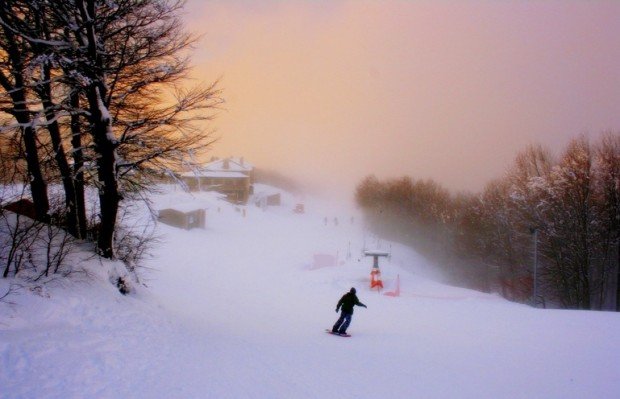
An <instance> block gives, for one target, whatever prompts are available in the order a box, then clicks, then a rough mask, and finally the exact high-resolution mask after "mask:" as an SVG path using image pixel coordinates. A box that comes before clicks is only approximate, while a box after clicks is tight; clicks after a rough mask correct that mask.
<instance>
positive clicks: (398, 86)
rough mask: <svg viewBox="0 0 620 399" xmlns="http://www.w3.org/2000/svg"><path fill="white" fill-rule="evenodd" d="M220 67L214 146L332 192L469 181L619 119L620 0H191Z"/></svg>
mask: <svg viewBox="0 0 620 399" xmlns="http://www.w3.org/2000/svg"><path fill="white" fill-rule="evenodd" d="M186 20H187V23H188V28H189V29H190V30H192V31H194V32H197V33H201V34H203V35H204V36H203V38H202V39H201V40H200V42H199V44H198V46H197V48H196V51H195V55H194V64H195V65H196V67H195V75H196V76H197V77H198V78H199V79H202V80H206V81H210V80H213V79H215V78H217V77H220V76H221V77H222V81H221V88H222V89H223V90H224V93H223V95H224V98H225V100H226V104H225V108H226V111H224V112H222V113H221V114H220V115H219V117H218V118H217V119H216V120H215V122H214V127H215V128H216V129H217V131H218V135H219V136H220V137H221V139H220V141H219V142H218V143H217V144H216V145H215V147H214V149H213V154H214V155H219V156H227V155H235V156H245V158H246V159H247V160H249V161H250V162H252V163H254V164H255V165H256V166H258V167H264V168H269V169H274V170H278V171H281V172H283V173H285V174H288V175H290V176H293V177H296V178H299V179H302V180H303V181H305V182H310V183H313V184H317V185H319V186H320V187H322V188H327V189H329V190H332V191H336V190H344V191H345V192H351V190H352V189H353V188H354V187H355V185H356V184H357V183H358V181H359V180H360V179H361V178H362V177H364V176H366V175H368V174H371V173H374V174H376V175H377V176H378V177H380V178H384V177H399V176H402V175H409V176H412V177H414V178H432V179H434V180H436V181H437V182H439V183H440V184H442V185H444V186H446V187H448V188H451V189H454V190H461V189H470V190H479V189H480V188H482V186H483V185H484V183H485V182H487V181H489V180H491V179H492V178H495V177H498V176H500V175H501V174H502V173H503V172H504V171H505V169H506V167H507V166H508V165H509V164H510V162H511V161H512V159H513V158H514V156H515V154H516V152H517V151H519V150H520V149H522V148H523V147H524V146H525V145H527V144H528V143H532V142H541V143H543V144H545V145H548V146H549V147H550V148H552V149H556V151H560V150H561V149H563V148H564V146H565V144H566V143H567V141H568V140H570V139H571V138H573V137H575V136H577V135H579V134H581V133H585V134H588V135H590V136H591V137H593V138H596V137H597V136H598V134H599V133H600V132H601V131H603V130H610V129H612V130H616V131H620V1H606V2H605V1H587V2H586V1H571V0H562V1H544V2H543V1H538V2H537V1H490V0H489V1H358V0H356V1H274V0H267V1H249V0H219V1H201V0H188V4H187V15H186Z"/></svg>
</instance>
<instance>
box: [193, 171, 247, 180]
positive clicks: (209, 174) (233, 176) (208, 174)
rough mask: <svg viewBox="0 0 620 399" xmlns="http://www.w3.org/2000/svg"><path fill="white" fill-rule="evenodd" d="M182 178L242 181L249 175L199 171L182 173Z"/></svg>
mask: <svg viewBox="0 0 620 399" xmlns="http://www.w3.org/2000/svg"><path fill="white" fill-rule="evenodd" d="M181 177H215V178H219V179H242V178H247V177H248V175H246V174H243V173H241V172H217V171H216V172H212V171H209V170H199V171H195V172H185V173H181Z"/></svg>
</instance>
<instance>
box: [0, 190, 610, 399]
mask: <svg viewBox="0 0 620 399" xmlns="http://www.w3.org/2000/svg"><path fill="white" fill-rule="evenodd" d="M296 202H297V200H296V199H295V198H294V197H292V196H290V195H286V193H283V205H282V206H280V207H269V208H267V209H265V210H263V209H260V208H257V207H254V206H253V205H248V206H247V207H246V208H245V216H244V212H242V209H241V208H237V207H235V206H232V205H230V204H227V203H226V202H223V201H221V200H219V199H218V197H217V196H214V195H212V194H209V193H198V194H194V195H190V194H186V193H183V192H181V191H179V190H173V189H170V190H169V191H168V192H167V193H165V194H162V195H158V196H156V197H155V198H154V207H155V208H156V209H162V208H167V207H170V206H173V205H181V204H183V206H195V207H196V208H205V209H207V227H206V228H205V229H204V230H190V231H185V230H180V229H176V228H174V227H171V226H167V225H164V224H159V225H158V227H157V233H158V234H159V235H160V242H159V243H158V245H157V246H156V248H154V253H153V257H152V258H151V259H149V260H148V262H147V264H146V268H144V269H143V270H142V271H141V273H140V276H141V282H142V284H143V285H138V287H137V289H136V290H135V291H134V292H133V293H132V294H130V295H128V296H122V295H120V294H119V293H118V291H117V290H116V288H115V287H114V286H113V285H112V284H110V283H109V282H108V277H107V273H106V272H105V271H104V270H107V268H110V267H111V266H110V265H107V264H106V265H101V264H100V263H99V260H96V259H91V258H88V257H86V256H84V257H83V259H81V260H80V262H83V266H84V267H86V268H87V269H88V270H90V271H91V274H92V275H91V277H90V278H88V279H84V278H80V279H78V278H73V279H71V280H70V281H63V282H60V281H59V282H58V283H56V284H51V285H47V286H45V287H43V288H42V289H41V290H38V291H34V292H33V291H31V290H22V291H21V292H20V293H19V294H18V295H15V296H13V297H12V298H11V300H12V301H13V302H14V303H15V304H14V305H8V304H5V303H2V304H0V370H1V372H0V387H1V388H0V397H1V398H7V399H8V398H67V397H74V398H257V399H258V398H283V399H284V398H337V399H344V398H414V397H416V398H611V397H616V396H618V395H620V379H619V378H618V375H617V370H619V369H620V357H619V356H618V353H620V341H619V340H618V336H619V334H620V315H619V314H617V313H608V312H583V311H560V310H541V309H533V308H530V307H527V306H524V305H520V304H514V303H510V302H507V301H505V300H503V299H501V298H500V297H498V296H496V295H488V294H483V293H479V292H475V291H471V290H466V289H462V288H455V287H450V286H446V285H442V284H440V283H437V282H436V278H437V276H436V275H434V272H433V267H432V265H430V264H428V263H427V262H426V261H425V260H424V259H423V258H421V257H420V256H418V255H417V254H416V253H415V252H413V251H411V250H409V249H408V248H406V247H403V246H400V245H396V244H390V243H388V242H382V241H381V240H378V239H377V238H376V237H372V236H370V235H368V234H366V233H365V231H364V228H363V226H362V221H361V218H360V217H359V215H356V214H355V212H353V211H351V210H349V209H347V207H340V206H335V205H333V204H329V203H322V202H319V201H313V200H310V199H306V200H304V203H305V208H306V213H304V214H295V213H293V212H292V208H293V207H294V205H295V203H296ZM143 216H144V217H147V214H146V211H144V215H143ZM326 218H327V219H326ZM334 218H337V219H338V224H337V225H336V224H335V223H334ZM325 220H327V224H326V223H325ZM363 249H382V250H385V251H389V252H391V253H392V256H391V258H390V259H389V260H387V259H382V260H381V261H380V262H381V271H382V276H383V281H384V283H385V285H386V287H385V289H386V291H392V290H394V289H395V280H396V277H397V276H400V283H401V287H400V288H401V295H400V296H399V297H391V296H386V295H382V294H380V293H378V292H376V291H371V290H370V289H369V288H368V281H369V272H370V269H371V266H372V260H371V259H370V258H365V257H362V256H361V253H362V250H363ZM318 254H322V255H331V256H333V257H334V259H336V265H334V266H325V265H320V264H316V263H315V262H314V256H315V255H318ZM326 258H329V257H323V259H326ZM319 266H325V267H319ZM1 284H2V285H1V286H0V288H5V287H6V286H7V284H8V283H7V282H6V281H2V282H1ZM352 286H354V287H356V288H357V290H358V297H359V298H360V300H361V301H362V302H364V303H365V304H366V305H367V306H368V309H363V308H356V311H355V314H354V316H353V322H352V324H351V327H350V328H349V332H350V333H351V334H352V335H353V337H352V338H341V337H336V336H331V335H328V334H325V332H324V331H323V330H324V329H325V328H329V327H331V325H332V324H333V323H334V322H335V320H336V318H337V314H336V313H335V311H334V309H335V306H336V302H337V301H338V299H339V298H340V297H341V295H342V294H344V293H345V292H346V291H348V290H349V289H350V288H351V287H352Z"/></svg>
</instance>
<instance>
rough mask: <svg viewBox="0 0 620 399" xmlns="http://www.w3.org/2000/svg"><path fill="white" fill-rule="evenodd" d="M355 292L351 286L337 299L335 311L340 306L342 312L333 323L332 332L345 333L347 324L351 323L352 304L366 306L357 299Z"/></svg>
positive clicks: (337, 310)
mask: <svg viewBox="0 0 620 399" xmlns="http://www.w3.org/2000/svg"><path fill="white" fill-rule="evenodd" d="M355 292H356V291H355V288H351V290H350V291H349V292H347V293H346V294H344V295H343V296H342V298H340V300H339V301H338V305H336V313H338V312H339V311H340V309H341V308H342V313H340V318H339V319H338V321H337V322H336V324H334V327H333V328H332V333H334V334H341V335H344V334H346V333H347V328H348V327H349V324H351V317H352V316H353V306H355V305H357V306H362V307H365V308H367V306H366V305H364V304H363V303H361V302H360V301H359V299H357V295H355Z"/></svg>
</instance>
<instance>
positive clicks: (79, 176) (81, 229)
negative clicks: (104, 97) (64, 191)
mask: <svg viewBox="0 0 620 399" xmlns="http://www.w3.org/2000/svg"><path fill="white" fill-rule="evenodd" d="M70 102H71V108H72V109H73V110H74V112H73V113H72V114H71V146H72V147H73V148H72V150H73V151H72V154H73V179H74V180H73V184H74V188H75V208H76V216H77V227H78V230H77V231H78V235H77V237H78V238H86V230H87V228H88V227H87V224H86V202H85V201H84V170H83V168H84V152H83V151H82V131H81V128H80V117H79V115H78V114H77V112H75V110H77V109H78V108H79V106H80V96H79V94H78V93H77V92H73V93H71V96H70Z"/></svg>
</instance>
